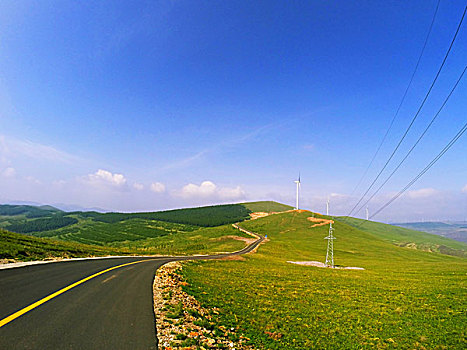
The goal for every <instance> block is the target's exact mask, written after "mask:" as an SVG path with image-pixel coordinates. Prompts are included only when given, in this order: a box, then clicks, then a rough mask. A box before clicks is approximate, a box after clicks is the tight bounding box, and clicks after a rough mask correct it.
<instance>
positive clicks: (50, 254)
mask: <svg viewBox="0 0 467 350" xmlns="http://www.w3.org/2000/svg"><path fill="white" fill-rule="evenodd" d="M0 242H1V244H0V259H4V260H6V261H30V260H46V259H52V258H81V257H88V256H105V255H127V254H130V253H131V252H130V251H129V250H128V249H124V248H122V249H116V248H112V247H101V246H91V245H86V244H79V243H72V242H61V241H57V240H52V239H44V238H38V237H31V236H26V235H22V234H19V233H14V232H8V231H5V230H2V229H0Z"/></svg>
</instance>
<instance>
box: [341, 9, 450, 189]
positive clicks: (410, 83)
mask: <svg viewBox="0 0 467 350" xmlns="http://www.w3.org/2000/svg"><path fill="white" fill-rule="evenodd" d="M440 2H441V0H438V3H437V4H436V9H435V13H434V14H433V18H432V19H431V24H430V28H429V29H428V33H427V35H426V38H425V42H424V43H423V47H422V51H421V52H420V55H419V56H418V60H417V64H416V65H415V68H414V70H413V72H412V76H411V77H410V80H409V84H408V85H407V87H406V89H405V92H404V95H403V96H402V99H401V101H400V103H399V106H398V107H397V110H396V113H395V114H394V116H393V117H392V120H391V123H390V124H389V127H388V129H387V130H386V133H385V134H384V136H383V139H382V140H381V142H380V144H379V146H378V148H377V149H376V152H375V153H374V154H373V157H372V158H371V161H370V163H369V164H368V166H367V167H366V169H365V172H364V173H363V175H362V177H361V178H360V180H359V181H358V183H357V186H355V188H354V189H353V191H352V193H351V194H350V197H352V195H353V194H354V193H355V191H356V190H357V188H358V187H359V186H360V184H361V183H362V181H363V179H364V178H365V176H366V174H367V173H368V170H370V168H371V166H372V165H373V162H374V161H375V159H376V156H377V155H378V153H379V151H380V150H381V147H382V146H383V144H384V141H386V138H387V136H388V134H389V131H390V130H391V128H392V125H393V124H394V121H395V120H396V117H397V116H398V115H399V111H400V109H401V107H402V104H403V103H404V101H405V98H406V96H407V93H408V92H409V89H410V87H411V86H412V82H413V79H414V77H415V73H416V72H417V70H418V66H419V65H420V61H421V59H422V56H423V53H424V52H425V48H426V44H427V43H428V39H429V37H430V34H431V30H432V29H433V24H434V23H435V19H436V14H437V13H438V8H439V3H440Z"/></svg>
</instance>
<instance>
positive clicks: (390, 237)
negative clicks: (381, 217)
mask: <svg viewBox="0 0 467 350" xmlns="http://www.w3.org/2000/svg"><path fill="white" fill-rule="evenodd" d="M337 219H338V220H343V218H337ZM344 222H345V223H347V224H349V225H351V226H354V227H358V228H359V229H360V230H362V231H365V232H369V233H372V234H374V235H376V236H377V237H379V238H382V239H385V240H387V241H388V242H391V243H394V244H396V245H399V246H411V247H415V246H416V247H417V248H418V249H421V250H426V251H437V252H441V253H444V254H449V255H459V256H467V244H465V243H463V242H458V241H454V240H452V239H449V238H445V237H442V236H438V235H434V234H431V233H427V232H421V231H414V230H410V229H407V228H403V227H398V226H393V225H387V224H382V223H380V222H374V221H366V220H362V219H356V218H345V221H344ZM412 243H414V244H415V245H413V244H412Z"/></svg>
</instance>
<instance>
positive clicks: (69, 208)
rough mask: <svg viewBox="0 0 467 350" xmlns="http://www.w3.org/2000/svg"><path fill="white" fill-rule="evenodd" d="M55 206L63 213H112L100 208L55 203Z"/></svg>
mask: <svg viewBox="0 0 467 350" xmlns="http://www.w3.org/2000/svg"><path fill="white" fill-rule="evenodd" d="M54 206H55V207H57V208H60V209H61V210H63V211H97V212H98V213H107V212H109V211H110V210H106V209H102V208H99V207H92V208H87V207H82V206H80V205H74V204H64V203H54Z"/></svg>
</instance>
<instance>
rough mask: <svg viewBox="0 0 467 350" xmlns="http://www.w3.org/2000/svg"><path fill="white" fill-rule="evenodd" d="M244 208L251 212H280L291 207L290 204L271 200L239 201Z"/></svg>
mask: <svg viewBox="0 0 467 350" xmlns="http://www.w3.org/2000/svg"><path fill="white" fill-rule="evenodd" d="M240 204H241V205H243V206H244V207H245V208H247V209H248V210H250V211H251V212H266V213H271V212H281V211H286V210H292V209H293V207H291V206H290V205H286V204H282V203H278V202H273V201H261V202H248V203H240Z"/></svg>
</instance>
